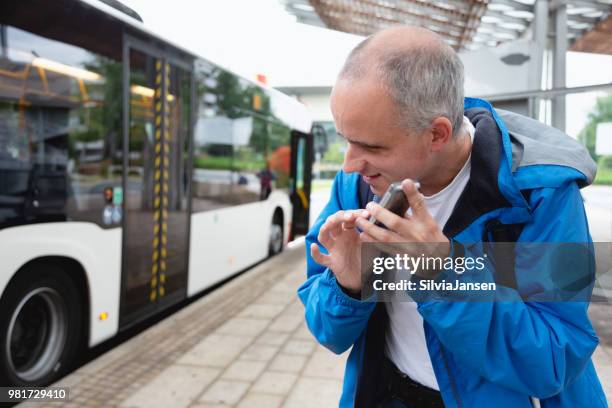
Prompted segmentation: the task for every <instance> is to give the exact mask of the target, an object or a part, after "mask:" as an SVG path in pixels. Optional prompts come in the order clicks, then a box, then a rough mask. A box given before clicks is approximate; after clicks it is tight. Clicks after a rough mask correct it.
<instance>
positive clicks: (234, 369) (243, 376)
mask: <svg viewBox="0 0 612 408" xmlns="http://www.w3.org/2000/svg"><path fill="white" fill-rule="evenodd" d="M265 368H266V362H265V361H248V360H238V361H235V362H234V363H233V364H232V365H231V366H229V368H228V369H227V370H226V371H225V372H224V373H223V375H222V376H221V378H222V379H224V380H240V381H255V380H256V379H257V377H259V374H261V373H262V371H263V370H264V369H265Z"/></svg>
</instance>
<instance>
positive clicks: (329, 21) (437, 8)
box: [280, 0, 612, 54]
mask: <svg viewBox="0 0 612 408" xmlns="http://www.w3.org/2000/svg"><path fill="white" fill-rule="evenodd" d="M280 1H281V2H282V3H283V4H284V5H285V8H286V9H287V10H288V11H289V12H290V13H291V14H294V15H295V16H297V19H298V22H301V23H305V24H312V25H317V26H321V27H326V28H330V29H333V30H338V31H344V32H347V33H351V34H357V35H364V36H367V35H370V34H372V33H373V32H376V31H378V30H380V29H382V28H385V27H387V26H390V25H395V24H413V25H419V26H422V27H425V28H428V29H430V30H433V31H435V32H437V33H438V34H440V35H441V36H442V37H443V38H444V39H445V40H446V41H447V42H448V43H449V44H450V45H451V46H452V47H453V48H455V49H456V50H463V49H468V50H471V49H478V48H481V47H485V46H490V47H493V46H496V45H498V44H499V43H502V42H506V41H510V40H514V39H517V38H523V37H525V36H526V35H528V34H529V32H530V27H531V23H532V21H533V19H534V3H535V0H446V1H424V0H280ZM560 1H561V0H556V1H555V0H551V1H549V4H550V7H551V9H554V7H556V5H557V4H559V3H560ZM565 3H566V4H567V36H568V41H569V44H571V46H570V49H571V50H575V51H582V52H596V53H604V54H612V0H566V1H565Z"/></svg>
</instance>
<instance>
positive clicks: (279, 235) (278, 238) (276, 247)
mask: <svg viewBox="0 0 612 408" xmlns="http://www.w3.org/2000/svg"><path fill="white" fill-rule="evenodd" d="M283 235H284V234H283V224H282V221H281V219H280V217H278V216H277V214H274V218H273V219H272V225H271V226H270V244H269V246H268V248H269V250H268V252H269V254H270V256H272V255H276V254H278V253H279V252H281V251H282V250H283Z"/></svg>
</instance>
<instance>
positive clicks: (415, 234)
mask: <svg viewBox="0 0 612 408" xmlns="http://www.w3.org/2000/svg"><path fill="white" fill-rule="evenodd" d="M402 189H403V190H404V194H405V195H406V198H407V199H408V203H409V204H410V208H411V209H412V214H411V215H407V214H406V215H405V216H404V217H400V216H398V215H395V214H393V213H392V212H391V211H388V210H386V209H384V208H383V207H381V206H380V205H378V204H376V203H369V204H368V206H367V207H366V208H367V209H368V212H369V213H370V214H372V215H373V216H374V218H376V220H377V221H380V222H381V223H383V224H384V225H385V226H386V227H387V228H388V229H384V228H380V227H378V226H376V225H374V224H372V223H370V222H368V221H367V220H365V219H363V218H358V220H357V221H356V225H357V226H358V227H359V228H360V229H361V230H362V231H363V232H362V233H361V235H360V237H359V238H360V240H361V241H362V242H374V243H377V244H379V245H377V246H378V247H380V249H381V250H383V251H386V252H388V253H408V254H409V255H420V254H421V253H425V255H427V256H432V257H446V256H448V254H449V253H450V241H449V239H448V238H446V236H445V235H444V234H443V233H442V230H441V229H440V227H439V226H438V224H437V223H436V221H435V220H434V219H433V217H432V216H431V214H429V211H427V207H426V205H425V198H424V197H423V195H422V194H421V193H420V192H419V190H418V189H417V188H416V186H415V184H414V182H413V181H412V180H410V179H406V180H404V181H403V182H402ZM406 243H410V244H411V245H409V247H410V248H408V249H409V250H408V249H406V248H405V246H402V245H399V244H406ZM414 244H417V245H414ZM418 244H423V245H422V246H419V245H418ZM417 248H418V250H417ZM402 251H403V252H402ZM412 252H415V253H412Z"/></svg>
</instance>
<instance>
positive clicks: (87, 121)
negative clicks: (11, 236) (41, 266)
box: [0, 25, 122, 228]
mask: <svg viewBox="0 0 612 408" xmlns="http://www.w3.org/2000/svg"><path fill="white" fill-rule="evenodd" d="M1 28H2V29H1V30H0V32H2V36H3V37H4V38H2V42H3V44H6V48H5V51H6V52H4V53H2V54H1V55H0V228H1V227H5V226H12V225H19V224H25V223H31V222H45V221H62V220H76V221H90V222H94V223H96V224H98V225H100V226H102V227H112V226H118V225H119V222H120V211H116V212H115V213H113V212H112V211H105V209H106V210H108V209H107V208H106V207H107V206H108V203H107V201H106V199H105V196H104V190H105V189H106V188H108V187H110V188H112V189H115V190H116V192H117V193H118V194H119V193H120V188H121V187H120V186H121V172H120V168H121V167H120V162H121V143H120V140H121V131H120V129H121V89H122V88H121V86H122V83H121V63H120V62H119V61H116V60H114V59H112V58H109V57H106V56H102V55H99V54H96V53H95V52H92V51H91V50H90V49H84V48H80V47H76V46H73V45H70V44H66V43H63V42H60V41H55V40H51V39H48V38H45V37H42V36H39V35H35V34H32V33H30V32H28V31H24V30H22V29H19V28H16V27H12V26H6V25H5V26H2V27H1ZM91 45H92V47H91V49H94V50H95V49H96V45H95V44H91ZM117 47H120V45H119V44H118V45H117ZM105 214H107V216H105ZM113 214H114V217H113Z"/></svg>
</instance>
